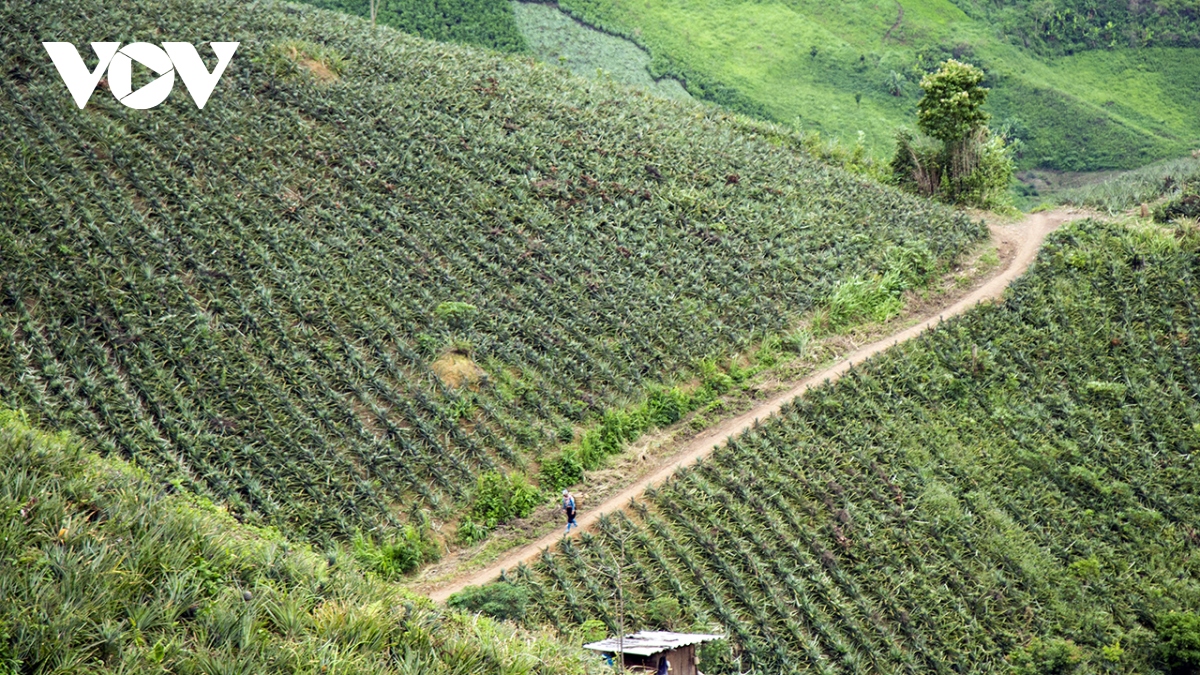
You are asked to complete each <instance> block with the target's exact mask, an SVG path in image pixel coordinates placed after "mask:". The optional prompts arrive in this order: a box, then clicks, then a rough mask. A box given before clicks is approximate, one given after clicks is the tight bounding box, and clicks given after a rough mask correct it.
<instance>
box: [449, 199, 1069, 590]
mask: <svg viewBox="0 0 1200 675" xmlns="http://www.w3.org/2000/svg"><path fill="white" fill-rule="evenodd" d="M1082 217H1084V214H1083V213H1082V212H1081V211H1078V210H1075V209H1066V208H1062V209H1057V210H1054V211H1046V212H1042V213H1035V214H1031V215H1029V216H1028V217H1026V218H1024V219H1023V220H1021V221H1019V222H1017V223H1014V224H1011V225H993V226H991V232H992V240H993V242H994V243H996V244H997V245H999V246H1011V247H1012V248H1013V249H1014V250H1015V253H1014V255H1013V256H1012V258H1011V259H1010V260H1009V262H1008V264H1007V265H1006V266H1003V267H1001V268H998V269H997V270H996V271H995V273H994V276H993V277H991V278H990V279H988V280H987V281H986V282H985V283H984V284H983V285H981V286H979V287H978V288H976V289H975V290H974V291H972V292H970V293H969V294H967V295H966V296H964V297H961V298H959V299H958V300H957V301H955V302H954V303H952V304H951V305H949V306H948V307H944V308H938V309H932V310H930V311H929V312H928V313H927V314H926V317H925V318H924V320H922V321H920V322H918V323H916V324H915V325H911V326H909V327H908V328H905V329H903V330H901V331H898V332H896V333H893V334H891V335H888V336H886V337H884V338H881V339H879V340H876V341H874V342H872V343H870V344H867V345H865V346H862V347H860V348H858V349H856V350H855V351H854V352H852V353H851V354H849V355H847V356H845V357H843V358H842V359H841V360H840V361H838V362H837V363H835V364H833V365H832V366H829V367H827V368H825V369H823V370H820V371H818V372H815V373H812V374H810V375H808V376H807V377H805V378H804V379H802V380H800V381H798V382H795V383H793V384H792V386H790V387H788V388H787V389H786V390H785V391H783V392H782V393H779V394H778V395H776V396H774V397H772V398H770V399H768V400H766V401H764V402H762V403H761V404H759V405H757V406H755V407H754V408H752V409H750V410H748V411H746V412H744V413H742V414H740V415H737V416H736V417H732V418H730V419H726V420H723V421H722V422H721V423H719V424H717V425H715V426H713V427H710V428H708V429H706V430H704V431H702V432H700V433H698V434H697V435H696V436H695V437H693V438H692V440H691V441H690V442H688V443H687V444H686V445H684V446H683V447H682V449H681V450H680V451H679V452H678V453H676V454H675V455H674V456H672V457H670V458H668V459H667V460H666V461H665V462H663V463H662V464H661V465H660V466H659V468H658V469H657V470H653V471H650V472H648V473H646V474H645V475H644V476H643V477H642V478H640V479H639V480H637V481H636V482H634V483H632V484H631V485H629V486H628V487H626V488H625V489H624V490H621V491H620V492H618V493H617V494H615V495H613V496H611V497H609V498H607V499H605V500H604V501H603V502H601V503H599V504H596V505H589V504H584V505H582V509H581V511H580V515H579V517H578V518H577V522H578V523H579V528H577V529H574V530H573V531H572V532H573V534H572V535H571V536H578V534H579V533H581V532H586V531H588V530H589V529H590V528H592V527H593V526H594V525H595V523H596V521H597V520H598V519H599V518H600V517H601V516H603V515H605V514H608V513H613V512H615V511H619V510H622V509H624V508H626V507H627V506H628V505H629V504H630V503H631V502H632V501H633V500H634V499H635V498H637V497H639V496H641V495H642V493H643V492H645V491H646V489H647V488H650V487H652V486H654V485H659V484H661V483H663V482H665V481H666V480H667V479H669V478H670V477H671V476H672V475H673V474H674V473H675V472H676V471H678V470H679V469H681V468H683V467H686V466H690V465H692V464H695V463H696V462H697V461H699V460H700V459H702V458H704V457H706V456H707V455H708V454H709V453H711V452H712V451H713V450H714V449H715V448H717V447H719V446H720V445H722V444H724V443H726V442H727V441H728V440H729V439H731V438H734V437H736V436H738V435H739V434H741V433H743V432H744V431H746V430H748V429H750V428H752V427H754V426H755V425H757V424H759V423H760V422H761V421H762V420H764V419H766V418H767V417H770V416H771V415H774V414H776V413H778V412H779V410H780V409H781V408H782V407H783V406H784V405H785V404H786V403H787V402H789V401H791V400H792V399H794V398H796V397H798V396H802V395H803V394H804V393H805V392H806V391H808V389H809V388H810V387H813V386H818V385H820V384H822V383H824V382H826V381H833V380H836V379H838V378H839V377H840V376H841V375H843V374H844V373H845V372H846V371H848V370H849V369H850V368H851V366H852V365H853V364H856V363H862V362H863V361H865V360H866V359H868V358H870V357H871V356H873V355H875V354H877V353H879V352H881V351H883V350H885V349H887V348H889V347H891V346H893V345H895V344H897V343H900V342H903V341H905V340H909V339H912V338H914V337H916V336H917V335H919V334H921V333H922V332H923V331H925V330H926V329H928V328H930V327H932V326H934V325H936V324H937V323H939V322H940V321H942V320H943V319H945V318H948V317H951V316H955V315H958V314H961V313H963V312H965V311H966V310H968V309H970V308H971V307H973V306H975V305H977V304H979V303H980V302H984V301H989V300H993V299H996V298H999V297H1000V296H1001V294H1002V293H1003V292H1004V289H1005V288H1007V287H1008V285H1009V284H1010V283H1012V281H1013V280H1014V279H1016V278H1017V277H1019V276H1020V275H1021V274H1022V273H1024V272H1025V270H1026V269H1028V267H1029V265H1030V264H1031V263H1032V262H1033V260H1034V258H1035V256H1036V255H1037V251H1038V249H1039V247H1040V246H1041V244H1042V241H1043V240H1044V239H1045V237H1046V235H1048V234H1049V233H1050V232H1053V231H1054V230H1055V229H1057V228H1058V227H1059V226H1060V225H1062V224H1063V223H1066V222H1068V221H1071V220H1075V219H1078V218H1082ZM562 538H563V532H562V530H561V529H559V528H556V529H555V530H554V531H553V532H551V533H550V534H547V535H545V536H543V537H541V538H540V539H538V540H536V541H534V542H531V543H529V544H526V545H524V546H520V547H516V548H514V549H512V550H511V551H509V552H507V553H506V554H504V555H502V556H501V557H500V558H498V559H497V560H496V561H495V562H493V563H492V564H490V565H488V566H487V567H486V568H484V569H480V570H477V571H473V572H467V573H464V574H461V575H451V576H450V577H449V579H450V580H449V581H448V582H446V583H444V584H442V585H441V586H438V587H436V588H434V589H433V590H431V591H429V596H430V597H431V598H432V599H433V600H435V601H438V602H445V601H446V600H447V599H448V598H449V597H450V596H451V595H453V594H454V593H457V592H459V591H461V590H463V589H464V588H466V587H468V586H479V585H483V584H486V583H488V582H490V581H493V580H495V579H496V578H497V577H499V576H500V574H501V573H502V572H503V571H504V570H511V569H514V568H516V567H517V565H519V564H521V563H529V562H531V561H532V560H534V559H535V558H537V557H538V556H539V555H540V554H541V553H542V551H544V550H545V549H547V548H550V547H552V546H554V545H555V544H556V543H558V542H559V541H560V540H561V539H562Z"/></svg>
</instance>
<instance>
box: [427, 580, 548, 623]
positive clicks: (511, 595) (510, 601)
mask: <svg viewBox="0 0 1200 675" xmlns="http://www.w3.org/2000/svg"><path fill="white" fill-rule="evenodd" d="M446 604H447V605H448V606H450V607H451V608H453V609H459V610H463V611H467V612H476V613H479V614H484V615H487V616H490V617H492V618H495V619H503V620H508V621H521V620H523V619H524V618H525V612H526V609H527V607H528V605H529V590H528V589H526V588H523V587H521V586H514V585H512V584H510V583H507V582H504V581H501V582H499V583H495V584H489V585H487V586H467V587H466V588H464V589H463V590H461V591H459V592H458V593H455V594H454V595H451V596H450V599H449V600H447V601H446Z"/></svg>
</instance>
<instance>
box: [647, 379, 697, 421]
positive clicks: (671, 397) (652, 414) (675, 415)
mask: <svg viewBox="0 0 1200 675" xmlns="http://www.w3.org/2000/svg"><path fill="white" fill-rule="evenodd" d="M689 403H690V401H689V400H688V395H687V394H685V393H683V392H682V391H680V390H679V388H678V387H675V388H672V389H655V390H654V391H652V392H650V397H649V398H648V399H647V400H646V412H647V417H648V420H647V421H649V422H650V425H651V426H655V427H666V426H670V425H672V424H674V423H676V422H678V421H679V418H681V417H683V416H684V414H685V413H687V412H688V410H689V408H690V405H689Z"/></svg>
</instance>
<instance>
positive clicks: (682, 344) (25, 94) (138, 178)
mask: <svg viewBox="0 0 1200 675" xmlns="http://www.w3.org/2000/svg"><path fill="white" fill-rule="evenodd" d="M225 17H229V18H225ZM233 17H236V18H233ZM0 21H2V22H3V23H4V24H5V25H6V26H8V30H7V31H5V32H4V34H3V36H0V51H2V53H3V54H4V56H3V69H4V72H7V73H10V74H11V76H9V77H6V78H4V80H3V82H2V83H0V91H2V92H3V93H2V96H0V121H2V124H3V133H2V134H0V195H3V197H2V198H0V221H2V222H4V223H5V226H4V227H3V228H0V258H2V259H3V265H0V275H2V276H0V402H2V403H3V404H6V405H8V406H12V407H20V408H22V409H25V410H27V411H29V412H30V413H31V414H33V415H35V416H36V417H37V418H39V419H40V420H41V422H42V423H44V424H46V425H48V426H51V427H53V428H64V429H70V430H73V431H75V432H77V433H78V434H79V435H80V436H81V437H83V438H84V439H86V440H87V441H88V442H90V443H94V444H95V446H96V447H97V448H98V449H100V450H101V451H102V452H103V453H106V454H110V455H120V456H122V457H128V458H132V459H133V461H134V462H136V463H137V464H138V465H139V466H141V467H144V468H145V469H147V470H148V471H150V472H151V473H152V474H153V475H154V476H155V477H156V478H157V479H158V480H160V481H163V482H164V483H166V482H175V483H177V484H179V485H180V486H181V487H184V488H186V489H191V490H195V491H197V492H199V493H201V494H205V495H209V496H211V497H213V498H214V499H216V500H218V501H219V502H222V503H227V504H228V505H229V506H230V508H231V509H232V510H233V511H234V512H235V513H236V514H238V515H239V517H243V518H247V519H249V520H250V521H252V522H256V523H257V522H264V523H271V524H275V525H278V526H279V527H281V528H282V529H283V530H284V531H286V532H288V533H303V534H304V535H310V536H326V535H346V534H349V533H352V532H353V531H355V530H356V529H358V528H370V527H382V528H383V530H384V531H388V530H390V528H392V527H394V526H398V525H399V524H401V523H403V522H407V521H410V520H412V518H413V517H414V514H417V515H420V514H419V513H418V512H425V511H427V510H432V512H433V515H434V517H435V519H436V518H441V517H444V516H446V515H447V514H449V513H451V512H452V509H453V508H454V507H455V505H461V504H462V500H463V499H464V498H465V497H466V495H467V494H468V493H469V491H470V487H471V486H473V485H474V484H475V481H476V477H477V476H478V475H479V474H480V473H481V472H483V471H486V470H491V469H500V470H504V471H511V470H520V469H530V468H531V464H530V462H531V461H532V460H534V459H536V458H537V457H543V456H545V453H546V452H547V451H548V450H549V449H550V448H553V447H554V446H555V445H556V444H560V443H564V442H567V441H568V440H570V439H571V438H572V436H573V435H574V434H575V433H576V427H577V425H579V424H580V423H582V422H586V421H587V420H589V419H592V418H594V417H596V416H597V415H598V414H599V413H600V412H601V411H604V410H606V409H610V408H612V407H614V406H619V405H623V404H624V403H625V402H627V401H631V400H637V399H638V398H639V397H641V396H643V395H644V393H645V392H646V391H647V389H648V388H649V387H650V386H651V385H653V384H654V383H656V382H659V381H661V380H663V379H664V378H666V377H668V376H672V375H675V374H677V373H678V372H679V371H681V370H682V369H686V368H688V367H690V366H694V365H696V364H697V363H698V362H699V361H700V360H701V359H702V358H704V357H707V356H714V355H727V354H729V353H730V352H731V351H732V350H735V349H737V348H739V347H740V346H745V345H746V344H747V343H748V342H749V341H750V340H751V339H753V338H756V337H761V336H763V335H765V334H768V333H775V332H781V331H784V330H786V329H788V328H789V326H790V324H792V323H793V322H794V320H795V319H796V318H797V317H798V316H799V315H800V314H801V313H803V312H805V311H806V310H809V309H810V308H812V307H813V306H814V304H815V303H817V302H818V301H820V300H822V299H823V298H825V297H827V296H828V295H829V294H830V293H831V292H832V290H833V289H834V288H835V287H836V286H837V285H838V284H839V283H840V282H842V281H846V280H851V279H859V280H861V279H865V278H868V277H870V276H872V275H874V274H875V273H876V272H877V271H878V270H879V269H881V268H882V267H883V265H884V260H885V258H889V256H890V257H891V258H895V256H896V254H897V252H900V253H901V254H903V255H908V254H912V255H916V256H917V257H918V258H920V257H923V256H928V257H929V258H931V259H937V260H942V261H945V260H947V259H949V258H951V257H953V256H954V255H955V254H957V253H958V252H960V251H962V250H963V248H964V247H965V246H967V245H968V244H970V243H971V242H973V241H975V240H977V239H978V238H979V237H980V236H982V234H983V228H982V226H981V225H979V224H976V223H971V222H969V221H968V220H967V219H966V218H964V217H962V216H959V215H955V214H953V213H952V212H950V211H948V210H945V209H941V208H939V207H936V206H933V205H929V204H926V203H923V202H920V201H917V200H914V199H911V198H908V197H906V196H903V195H901V194H899V193H897V192H895V191H892V190H889V189H885V188H881V187H878V186H875V185H872V184H868V183H865V182H863V181H861V180H858V179H855V178H853V177H851V176H849V175H847V174H845V173H842V172H839V171H836V170H832V169H829V168H826V167H824V166H821V165H819V164H817V163H815V162H813V161H811V160H810V159H808V158H807V157H805V156H804V155H802V154H800V153H799V152H798V151H795V150H793V149H792V147H793V145H792V144H791V139H790V137H788V136H787V135H786V134H785V133H783V132H782V131H780V130H778V129H774V128H771V127H766V126H761V125H758V124H757V123H752V122H749V121H745V120H742V119H739V118H731V117H729V116H727V115H724V114H721V113H718V112H716V111H714V110H711V109H708V108H701V107H695V106H692V105H690V104H684V103H678V104H677V103H666V102H663V101H660V100H650V99H648V98H645V97H640V96H635V95H631V94H630V93H629V92H628V91H626V90H622V89H618V88H614V87H610V86H604V85H598V84H589V83H585V82H581V81H567V80H564V79H563V78H562V76H561V75H560V73H558V72H557V71H555V70H552V69H548V68H544V67H541V66H538V65H536V64H533V63H531V62H525V61H515V60H504V59H501V58H499V57H496V56H493V55H489V54H484V53H480V52H476V51H471V50H469V49H467V48H460V47H455V46H447V45H441V44H437V43H432V42H426V41H422V40H420V39H416V38H410V37H408V36H405V35H403V34H400V33H397V32H395V31H393V30H391V29H387V28H375V29H370V28H368V27H367V26H366V24H365V23H364V22H363V21H361V20H359V19H355V18H351V17H345V16H341V15H338V14H335V13H329V12H324V11H320V10H316V9H312V8H301V7H293V6H285V5H281V4H275V3H269V2H268V3H254V4H251V5H246V4H244V3H234V2H230V1H226V2H218V3H216V4H213V3H212V2H199V1H197V0H178V1H176V2H172V3H170V4H169V5H164V6H162V7H159V6H157V5H156V6H154V7H153V8H152V7H150V6H149V5H147V4H144V3H137V4H133V5H129V6H124V5H123V6H120V7H114V6H110V5H109V4H106V3H99V2H98V1H85V2H82V3H65V2H55V3H51V4H49V5H45V6H44V11H39V12H36V13H33V12H26V11H23V10H22V9H20V8H19V7H16V6H13V5H6V6H4V7H3V8H0ZM184 36H203V37H204V38H206V39H214V40H216V39H220V40H236V41H240V42H241V47H239V49H238V52H237V54H236V56H235V57H234V60H233V62H232V65H231V66H230V67H229V70H228V71H227V72H226V73H225V75H224V76H223V78H222V79H221V81H220V84H219V86H218V87H217V89H216V91H215V93H214V95H213V97H212V99H210V100H209V102H208V105H207V106H206V107H205V108H204V110H202V111H201V110H197V109H196V107H195V106H194V105H193V103H192V102H191V101H190V100H189V99H188V98H187V96H186V95H185V93H184V91H183V88H182V87H179V86H177V88H176V91H175V93H174V94H173V95H172V96H171V98H169V99H168V100H167V102H166V103H165V104H163V105H162V106H161V107H158V108H155V109H153V110H150V111H135V110H131V109H128V108H125V107H123V106H122V105H120V104H119V103H117V102H116V101H114V100H113V98H112V97H111V96H110V95H109V94H108V92H107V91H106V90H105V89H104V88H103V86H102V87H101V89H100V90H98V91H97V92H96V93H95V95H94V96H93V97H92V99H91V102H90V103H89V104H88V106H87V107H86V108H85V109H83V110H79V109H77V108H76V107H75V106H74V105H73V103H72V101H71V98H70V97H69V95H68V92H67V90H66V88H65V87H64V86H63V85H62V83H61V81H60V80H59V78H58V76H57V74H56V73H55V71H54V69H53V67H52V65H51V63H50V60H49V58H48V57H47V56H46V54H45V53H44V52H43V51H42V50H41V47H40V46H39V44H38V43H39V42H40V41H43V40H66V41H71V42H73V43H75V44H81V45H86V44H87V43H88V42H89V41H93V40H100V39H109V38H111V39H113V40H121V41H124V42H131V41H135V40H148V41H151V42H157V41H159V40H163V39H164V38H171V37H176V38H181V39H182V38H183V37H184ZM189 39H190V38H189ZM85 49H86V47H85ZM202 51H205V52H206V53H207V48H204V49H203V50H202ZM89 57H90V55H89ZM889 259H890V258H889ZM421 518H424V516H423V515H422V516H421Z"/></svg>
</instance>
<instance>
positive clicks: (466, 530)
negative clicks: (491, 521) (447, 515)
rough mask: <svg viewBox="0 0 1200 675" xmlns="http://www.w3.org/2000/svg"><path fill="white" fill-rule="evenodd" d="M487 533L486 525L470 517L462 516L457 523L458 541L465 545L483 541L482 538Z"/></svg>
mask: <svg viewBox="0 0 1200 675" xmlns="http://www.w3.org/2000/svg"><path fill="white" fill-rule="evenodd" d="M487 534H488V529H487V528H486V527H484V526H483V525H480V524H479V523H477V522H475V521H474V520H471V519H470V518H464V519H462V520H461V521H460V522H459V523H458V532H457V536H458V541H459V543H460V544H463V545H465V546H473V545H474V544H477V543H479V542H481V541H483V538H484V537H486V536H487Z"/></svg>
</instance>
